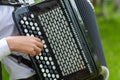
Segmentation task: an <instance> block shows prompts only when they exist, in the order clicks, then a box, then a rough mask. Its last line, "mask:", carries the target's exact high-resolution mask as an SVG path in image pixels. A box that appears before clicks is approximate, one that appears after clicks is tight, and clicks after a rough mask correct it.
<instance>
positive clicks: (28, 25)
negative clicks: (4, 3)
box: [13, 0, 101, 80]
mask: <svg viewBox="0 0 120 80" xmlns="http://www.w3.org/2000/svg"><path fill="white" fill-rule="evenodd" d="M80 1H81V0H80ZM76 2H77V0H48V1H43V2H41V3H37V4H32V5H29V6H25V7H20V8H18V9H17V10H16V11H15V12H14V14H13V17H14V20H15V23H16V26H17V28H18V30H19V32H20V34H21V35H25V36H35V37H38V38H40V39H41V40H42V43H43V45H44V49H43V51H42V52H41V54H39V55H38V56H35V57H30V58H31V60H32V62H33V66H34V68H35V70H36V73H37V74H38V77H39V79H38V80H83V79H91V78H94V77H96V76H98V75H99V73H100V70H101V68H100V65H99V62H98V60H97V55H96V53H95V51H94V49H93V48H92V44H91V41H90V39H89V36H88V33H87V30H86V28H85V26H84V22H83V21H82V18H81V16H80V13H79V11H78V8H77V5H76Z"/></svg>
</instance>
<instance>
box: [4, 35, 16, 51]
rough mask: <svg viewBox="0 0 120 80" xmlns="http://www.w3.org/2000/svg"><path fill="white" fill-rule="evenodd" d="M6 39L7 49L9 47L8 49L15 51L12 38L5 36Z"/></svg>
mask: <svg viewBox="0 0 120 80" xmlns="http://www.w3.org/2000/svg"><path fill="white" fill-rule="evenodd" d="M6 41H7V44H8V47H9V49H10V51H11V52H12V51H15V47H14V44H15V43H14V39H13V37H7V38H6Z"/></svg>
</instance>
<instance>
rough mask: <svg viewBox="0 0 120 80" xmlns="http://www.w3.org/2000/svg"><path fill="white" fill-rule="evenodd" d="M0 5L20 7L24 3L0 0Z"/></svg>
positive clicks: (15, 0) (13, 0) (14, 0)
mask: <svg viewBox="0 0 120 80" xmlns="http://www.w3.org/2000/svg"><path fill="white" fill-rule="evenodd" d="M0 5H7V6H14V7H20V6H21V5H24V3H20V2H19V1H17V0H0Z"/></svg>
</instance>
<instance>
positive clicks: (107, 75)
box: [101, 66, 109, 80]
mask: <svg viewBox="0 0 120 80" xmlns="http://www.w3.org/2000/svg"><path fill="white" fill-rule="evenodd" d="M101 75H102V76H103V77H104V80H108V78H109V70H108V68H107V67H106V66H102V72H101Z"/></svg>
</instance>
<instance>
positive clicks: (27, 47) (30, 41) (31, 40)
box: [0, 36, 43, 60]
mask: <svg viewBox="0 0 120 80" xmlns="http://www.w3.org/2000/svg"><path fill="white" fill-rule="evenodd" d="M42 49H43V45H42V43H41V40H40V39H38V38H35V37H31V36H29V37H27V36H13V37H7V38H3V39H1V40H0V50H1V51H0V60H1V59H3V58H4V57H6V56H8V55H9V54H10V53H11V52H12V51H16V52H20V53H25V54H30V55H32V56H35V55H38V54H39V53H40V52H41V51H42Z"/></svg>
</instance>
